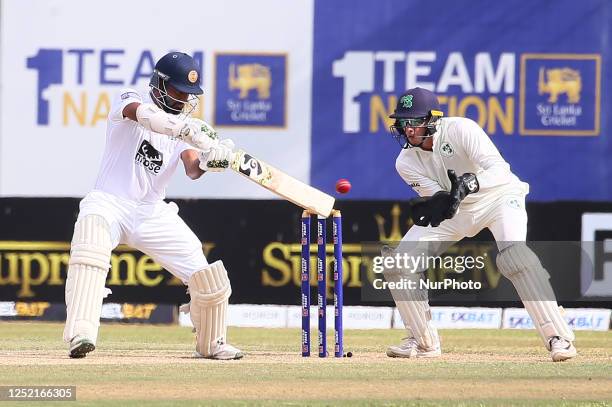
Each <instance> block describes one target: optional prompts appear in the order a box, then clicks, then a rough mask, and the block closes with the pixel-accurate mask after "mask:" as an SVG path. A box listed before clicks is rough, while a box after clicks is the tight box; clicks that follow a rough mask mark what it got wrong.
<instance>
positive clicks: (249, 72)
mask: <svg viewBox="0 0 612 407" xmlns="http://www.w3.org/2000/svg"><path fill="white" fill-rule="evenodd" d="M215 66H216V68H215V78H216V79H215V113H214V118H215V125H217V126H261V127H280V128H284V127H285V126H286V112H287V108H286V99H287V90H286V89H287V56H286V55H285V54H250V53H249V54H240V53H232V54H218V55H216V57H215Z"/></svg>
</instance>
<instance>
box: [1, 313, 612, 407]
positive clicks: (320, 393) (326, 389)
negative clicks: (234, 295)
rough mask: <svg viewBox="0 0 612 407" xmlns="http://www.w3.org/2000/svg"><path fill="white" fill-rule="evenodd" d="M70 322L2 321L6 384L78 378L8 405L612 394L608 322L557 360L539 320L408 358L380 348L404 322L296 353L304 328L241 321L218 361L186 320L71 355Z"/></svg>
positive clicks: (357, 402)
mask: <svg viewBox="0 0 612 407" xmlns="http://www.w3.org/2000/svg"><path fill="white" fill-rule="evenodd" d="M62 328H63V326H62V325H61V324H53V323H25V322H0V384H1V385H76V386H77V399H78V401H77V402H76V403H75V402H65V403H58V402H53V403H51V404H49V403H48V402H43V403H38V404H35V403H23V402H13V403H8V402H1V401H0V407H4V406H9V405H16V406H24V405H26V404H27V405H28V406H29V405H41V406H47V407H48V406H57V405H61V404H65V405H68V406H76V405H87V406H113V407H119V406H137V405H142V406H145V405H146V406H198V405H222V406H240V405H264V406H267V405H288V406H299V405H312V406H327V405H342V406H369V405H385V406H400V405H407V406H436V405H443V406H480V405H495V406H497V405H516V406H523V405H536V406H549V405H556V406H575V405H578V406H608V405H612V402H611V400H612V357H611V356H612V333H611V332H582V331H579V332H577V342H576V345H577V347H578V352H579V356H578V357H577V358H576V359H575V360H571V361H568V362H563V363H552V362H551V361H550V359H549V355H548V352H546V351H545V350H544V348H543V346H542V344H541V343H540V341H539V339H538V337H537V335H536V333H535V332H534V331H508V330H444V331H441V336H442V346H443V352H444V353H443V356H442V357H441V358H438V359H429V360H427V359H412V360H407V359H391V358H388V357H386V356H385V353H384V352H385V349H386V347H387V345H389V344H391V343H395V342H398V341H399V339H400V337H401V335H402V331H399V330H368V331H352V330H351V331H346V332H345V351H352V352H353V353H354V356H353V357H352V358H343V359H335V358H333V357H332V358H327V359H320V358H318V357H316V356H314V357H311V358H302V357H301V356H300V354H299V347H300V333H299V330H298V329H263V328H233V329H230V332H229V337H230V342H231V343H233V344H235V345H236V346H238V347H240V348H242V349H243V350H245V351H246V352H247V356H246V357H245V358H244V359H243V360H239V361H211V360H202V359H193V358H191V352H192V350H193V346H194V336H193V334H192V333H191V330H190V329H188V328H181V327H178V326H144V325H142V326H140V325H119V324H117V325H115V324H110V325H108V324H107V325H103V326H102V327H101V330H100V338H99V340H98V349H96V351H94V352H93V353H91V354H90V356H88V357H87V358H86V359H80V360H71V359H69V358H68V357H67V353H66V347H65V345H64V344H63V343H62V342H61V336H62ZM313 333H316V330H313ZM328 337H329V339H331V338H332V337H333V336H332V335H331V332H330V335H328ZM313 350H314V349H313ZM313 353H314V352H313Z"/></svg>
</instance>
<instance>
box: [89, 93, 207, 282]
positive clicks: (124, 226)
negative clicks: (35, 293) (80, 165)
mask: <svg viewBox="0 0 612 407" xmlns="http://www.w3.org/2000/svg"><path fill="white" fill-rule="evenodd" d="M133 102H138V103H141V102H143V98H142V96H141V95H139V94H138V93H137V92H136V91H135V90H133V89H123V90H121V92H120V93H119V95H117V97H116V98H115V99H114V101H113V103H112V106H111V110H110V114H109V116H108V122H107V130H106V147H105V149H104V154H103V157H102V163H101V165H100V172H99V174H98V178H97V180H96V184H95V188H94V190H93V191H92V192H90V193H89V194H87V196H86V197H85V198H84V199H83V200H82V201H81V204H80V211H79V219H81V218H82V217H84V216H86V215H101V216H102V217H103V218H104V219H105V220H106V221H107V222H108V224H109V226H110V231H111V243H112V246H113V248H114V247H115V246H117V245H118V244H119V243H123V244H127V245H129V246H131V247H133V248H135V249H138V250H140V251H142V252H143V253H145V254H147V255H149V256H151V257H152V258H153V259H154V260H155V261H157V262H158V263H159V264H160V265H161V266H163V267H164V268H165V269H166V270H168V271H169V272H171V273H172V274H174V275H175V276H177V277H178V278H179V279H181V280H182V281H183V282H184V283H185V284H186V283H187V282H188V281H189V277H190V276H191V275H192V274H193V273H195V272H196V271H199V270H202V269H204V268H205V267H206V266H207V265H208V262H207V260H206V258H205V257H204V254H203V252H202V244H201V242H200V241H199V239H198V238H197V237H196V235H195V234H194V233H193V232H192V231H191V229H190V228H189V227H188V226H187V225H186V224H185V222H184V221H183V220H182V219H181V218H180V217H179V216H178V207H177V206H176V204H174V203H166V202H164V201H163V199H164V198H165V196H166V187H167V185H168V183H169V181H170V179H171V178H172V176H173V174H174V172H175V170H176V167H177V165H178V163H179V159H180V155H181V153H182V152H183V151H184V150H186V149H189V148H191V147H190V146H188V145H187V144H185V143H183V142H182V141H180V140H172V139H170V138H169V137H168V136H167V135H164V134H159V133H154V132H152V131H149V130H147V129H145V128H144V127H143V126H141V125H140V124H138V123H137V122H135V121H133V120H130V119H128V118H124V117H123V113H122V112H123V109H124V108H125V106H127V105H129V104H130V103H133ZM145 102H147V100H145Z"/></svg>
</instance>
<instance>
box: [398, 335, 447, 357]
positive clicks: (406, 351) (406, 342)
mask: <svg viewBox="0 0 612 407" xmlns="http://www.w3.org/2000/svg"><path fill="white" fill-rule="evenodd" d="M440 355H442V350H441V349H440V342H439V341H437V342H436V345H435V346H434V347H433V348H432V349H423V348H422V347H421V346H419V343H418V342H417V340H416V338H413V337H410V336H408V337H406V338H402V342H401V343H400V344H399V345H391V346H389V347H388V348H387V356H389V357H390V358H437V357H438V356H440Z"/></svg>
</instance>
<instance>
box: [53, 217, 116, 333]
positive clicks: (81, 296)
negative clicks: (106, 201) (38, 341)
mask: <svg viewBox="0 0 612 407" xmlns="http://www.w3.org/2000/svg"><path fill="white" fill-rule="evenodd" d="M111 251H112V243H111V235H110V228H109V225H108V223H107V222H106V220H105V219H104V218H102V217H101V216H98V215H87V216H85V217H83V218H82V219H80V220H79V221H78V222H77V224H76V225H75V227H74V236H73V238H72V246H71V249H70V262H69V266H68V277H67V279H66V326H65V328H64V341H66V342H70V340H71V339H72V338H74V337H75V336H76V335H82V336H85V337H86V338H88V339H90V340H91V341H92V342H93V343H94V344H95V343H96V339H97V337H98V328H99V326H100V313H101V311H102V299H103V298H104V295H105V289H104V283H105V281H106V275H107V273H108V270H109V269H110V255H111Z"/></svg>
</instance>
